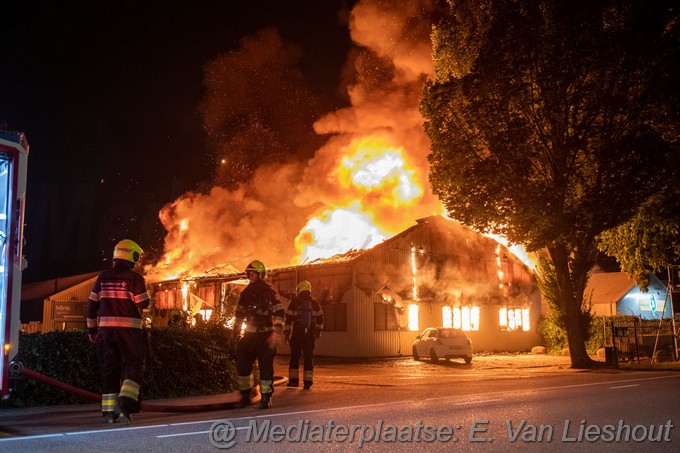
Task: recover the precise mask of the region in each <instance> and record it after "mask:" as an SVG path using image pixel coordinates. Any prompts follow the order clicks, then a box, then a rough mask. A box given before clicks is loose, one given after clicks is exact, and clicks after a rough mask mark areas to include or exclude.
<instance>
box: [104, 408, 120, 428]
mask: <svg viewBox="0 0 680 453" xmlns="http://www.w3.org/2000/svg"><path fill="white" fill-rule="evenodd" d="M102 415H104V421H105V422H106V423H108V424H109V425H112V424H114V423H118V422H119V421H120V420H119V419H118V417H119V415H120V414H118V413H116V412H113V411H107V412H103V413H102Z"/></svg>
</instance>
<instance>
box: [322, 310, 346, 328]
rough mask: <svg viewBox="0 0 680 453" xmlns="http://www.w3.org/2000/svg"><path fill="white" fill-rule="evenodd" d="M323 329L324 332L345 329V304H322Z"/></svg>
mask: <svg viewBox="0 0 680 453" xmlns="http://www.w3.org/2000/svg"><path fill="white" fill-rule="evenodd" d="M322 308H323V317H324V322H323V330H325V331H326V332H346V331H347V304H324V305H323V307H322Z"/></svg>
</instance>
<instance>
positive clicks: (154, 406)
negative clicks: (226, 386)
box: [140, 376, 288, 412]
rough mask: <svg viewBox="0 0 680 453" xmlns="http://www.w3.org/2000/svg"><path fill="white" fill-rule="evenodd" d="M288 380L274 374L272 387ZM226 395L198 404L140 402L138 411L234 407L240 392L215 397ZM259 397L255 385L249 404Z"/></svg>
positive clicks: (193, 410)
mask: <svg viewBox="0 0 680 453" xmlns="http://www.w3.org/2000/svg"><path fill="white" fill-rule="evenodd" d="M287 382H288V378H286V377H282V376H274V387H276V386H279V385H284V384H286V383H287ZM225 396H227V397H228V398H229V399H230V400H231V401H223V402H219V403H199V404H170V403H142V405H141V408H140V411H142V412H204V411H215V410H223V409H236V407H234V406H235V405H236V403H238V402H239V399H240V392H238V391H235V392H232V393H227V394H222V395H215V398H216V399H217V398H224V397H225ZM260 399H261V395H260V386H259V385H257V386H255V387H254V388H253V389H252V391H251V393H250V404H251V405H252V404H256V403H259V402H260Z"/></svg>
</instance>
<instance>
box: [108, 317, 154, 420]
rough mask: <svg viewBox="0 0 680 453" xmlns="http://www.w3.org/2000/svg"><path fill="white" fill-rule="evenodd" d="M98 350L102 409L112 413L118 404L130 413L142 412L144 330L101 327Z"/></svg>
mask: <svg viewBox="0 0 680 453" xmlns="http://www.w3.org/2000/svg"><path fill="white" fill-rule="evenodd" d="M96 352H97V361H98V362H99V373H100V377H101V386H102V412H104V413H106V412H112V411H113V410H114V405H115V404H116V403H118V404H119V406H120V409H122V410H123V411H124V412H125V413H127V414H129V413H132V412H139V390H140V388H141V386H142V378H143V375H144V358H145V342H144V334H143V333H142V330H141V329H132V328H127V327H101V328H100V329H99V333H98V335H97V344H96Z"/></svg>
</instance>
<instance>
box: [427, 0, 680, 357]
mask: <svg viewBox="0 0 680 453" xmlns="http://www.w3.org/2000/svg"><path fill="white" fill-rule="evenodd" d="M449 3H450V14H448V15H447V16H446V17H444V18H443V19H442V20H441V21H440V23H438V24H437V25H436V26H435V27H434V30H433V33H432V39H433V55H434V62H435V79H434V80H433V81H431V82H429V83H428V84H427V85H426V87H425V93H424V98H423V101H422V103H421V111H422V113H423V115H424V117H425V118H426V120H427V122H426V125H425V128H426V132H427V134H428V136H429V138H430V140H431V143H432V147H431V154H430V156H429V159H430V163H431V169H430V182H431V183H432V187H433V190H434V191H435V193H436V194H437V195H438V196H439V197H440V199H441V200H442V201H443V202H444V204H445V206H446V208H447V210H448V212H449V214H450V215H451V216H452V217H454V218H455V219H457V220H459V221H461V222H463V223H464V224H466V225H469V226H471V227H473V228H475V229H477V230H479V231H492V232H495V233H498V234H502V235H504V236H505V237H507V238H508V239H509V240H510V241H512V242H515V243H521V244H524V245H525V246H526V247H527V248H528V249H529V250H530V251H531V250H539V249H542V248H546V249H547V250H548V253H549V256H550V259H551V263H552V265H553V266H554V267H555V271H556V274H555V275H556V281H555V285H556V288H557V291H558V294H559V298H560V300H561V301H562V302H561V306H562V307H563V309H564V315H565V319H566V323H567V334H568V336H569V347H570V352H571V358H572V366H576V367H583V366H588V365H590V364H591V362H590V360H589V358H588V356H587V353H586V351H585V347H584V340H585V336H586V331H584V329H583V328H582V327H581V324H582V322H581V318H582V317H583V314H582V311H581V304H582V301H583V291H584V289H585V285H586V283H587V278H588V275H589V271H590V269H591V267H592V265H593V264H594V260H595V256H596V253H597V245H596V237H597V236H598V235H599V234H600V233H602V232H603V231H606V230H608V229H611V228H613V227H615V226H617V225H619V224H621V223H622V222H625V221H626V220H628V219H629V218H631V217H632V216H633V215H634V214H635V213H636V212H637V209H638V207H639V206H640V205H641V204H642V203H644V202H645V201H646V200H647V199H648V198H649V197H650V196H651V195H653V194H654V193H655V192H656V191H657V190H659V189H660V188H661V187H662V186H663V181H664V180H665V178H666V174H667V172H668V171H669V168H671V167H670V165H668V164H667V162H669V160H670V159H671V154H672V151H673V147H672V144H673V143H674V142H677V138H678V137H677V131H678V130H680V129H679V128H678V127H677V126H678V123H679V121H678V109H677V108H676V106H677V93H676V88H675V86H674V84H675V82H674V80H675V79H676V78H677V75H678V71H677V69H678V68H677V66H678V64H677V60H678V55H679V54H680V52H678V29H679V24H678V20H677V14H678V11H677V3H678V2H677V1H672V2H668V1H650V2H637V1H633V0H629V1H598V0H595V1H588V2H581V1H575V2H563V1H559V0H543V1H541V0H462V1H450V2H449Z"/></svg>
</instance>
